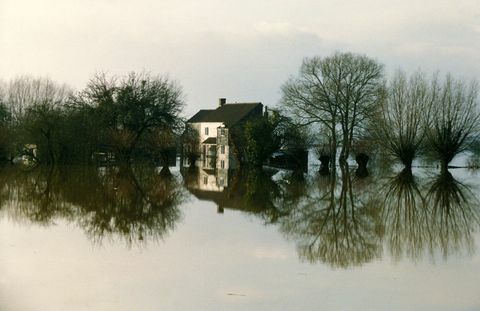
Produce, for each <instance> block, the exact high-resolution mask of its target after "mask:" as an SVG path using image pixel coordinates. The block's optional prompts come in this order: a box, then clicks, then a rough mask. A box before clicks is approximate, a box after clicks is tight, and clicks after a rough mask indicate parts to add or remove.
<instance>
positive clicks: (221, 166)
mask: <svg viewBox="0 0 480 311" xmlns="http://www.w3.org/2000/svg"><path fill="white" fill-rule="evenodd" d="M220 168H225V161H224V160H221V161H220Z"/></svg>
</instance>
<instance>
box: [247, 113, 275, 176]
mask: <svg viewBox="0 0 480 311" xmlns="http://www.w3.org/2000/svg"><path fill="white" fill-rule="evenodd" d="M278 124H279V121H278V117H276V116H273V117H267V116H265V117H263V118H258V119H256V120H253V121H248V122H247V123H246V124H245V134H244V135H245V145H246V148H245V149H246V155H247V158H248V162H249V163H250V164H251V165H253V166H256V167H259V166H262V165H263V164H264V163H265V161H266V160H267V159H268V158H269V157H270V155H271V154H272V153H273V152H275V151H276V150H278V149H279V148H280V142H281V139H280V135H278V133H277V127H278Z"/></svg>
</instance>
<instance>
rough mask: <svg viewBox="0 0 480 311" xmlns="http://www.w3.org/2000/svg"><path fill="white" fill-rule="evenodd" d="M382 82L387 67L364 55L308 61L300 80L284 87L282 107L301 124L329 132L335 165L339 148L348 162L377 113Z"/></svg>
mask: <svg viewBox="0 0 480 311" xmlns="http://www.w3.org/2000/svg"><path fill="white" fill-rule="evenodd" d="M382 82H383V66H382V65H381V64H379V63H378V62H376V61H375V60H373V59H370V58H368V57H366V56H363V55H357V54H352V53H335V54H334V55H332V56H330V57H325V58H322V57H313V58H306V59H305V60H304V61H303V64H302V66H301V68H300V73H299V75H298V77H295V78H291V79H290V80H289V81H287V82H286V83H285V84H284V85H283V86H282V93H283V96H282V105H283V107H284V108H285V109H286V110H287V111H288V112H289V113H290V114H291V115H292V116H293V117H294V118H295V119H297V121H298V122H299V123H300V124H303V125H310V124H314V125H322V126H323V127H325V128H326V129H327V131H328V132H329V133H328V136H329V139H330V146H329V149H330V157H331V159H332V164H333V165H334V164H335V158H336V149H337V147H338V146H341V152H340V161H341V162H345V161H346V159H347V158H348V156H349V153H350V151H351V147H352V142H353V139H354V137H355V135H357V134H358V133H359V131H361V130H362V126H363V124H365V122H366V120H367V119H368V118H370V117H371V116H372V115H373V114H374V112H375V111H376V110H377V107H378V105H379V104H380V101H381V100H382V94H383V83H382ZM339 142H341V144H339Z"/></svg>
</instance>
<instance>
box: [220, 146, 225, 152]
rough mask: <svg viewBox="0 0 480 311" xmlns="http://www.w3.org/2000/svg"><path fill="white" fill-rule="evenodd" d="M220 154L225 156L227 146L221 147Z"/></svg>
mask: <svg viewBox="0 0 480 311" xmlns="http://www.w3.org/2000/svg"><path fill="white" fill-rule="evenodd" d="M220 153H221V154H225V146H224V145H221V146H220Z"/></svg>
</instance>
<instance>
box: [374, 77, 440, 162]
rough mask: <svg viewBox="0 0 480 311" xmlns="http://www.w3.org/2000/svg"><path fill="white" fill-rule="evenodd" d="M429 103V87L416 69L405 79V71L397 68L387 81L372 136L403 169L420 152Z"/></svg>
mask: <svg viewBox="0 0 480 311" xmlns="http://www.w3.org/2000/svg"><path fill="white" fill-rule="evenodd" d="M431 103H432V95H431V89H430V87H429V85H428V82H427V80H426V79H425V77H424V75H423V74H422V73H420V72H417V73H415V74H413V75H412V76H411V77H410V78H408V77H407V75H406V74H405V72H403V71H397V72H396V74H395V75H394V77H393V79H392V80H391V82H390V83H389V84H388V87H387V96H386V99H385V101H384V102H383V104H382V113H381V119H380V120H378V121H379V122H377V124H376V127H375V134H376V135H375V136H376V137H377V138H378V140H379V142H380V144H381V145H383V146H384V148H385V149H386V150H387V152H388V153H389V154H390V155H392V156H394V157H395V158H397V159H399V160H400V161H401V162H402V163H403V165H405V167H406V168H407V169H409V168H411V166H412V162H413V160H414V159H415V158H416V157H417V156H418V155H419V153H420V152H421V151H422V147H423V143H424V138H425V129H426V127H427V125H428V123H429V120H430V111H431V107H432V105H431Z"/></svg>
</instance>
